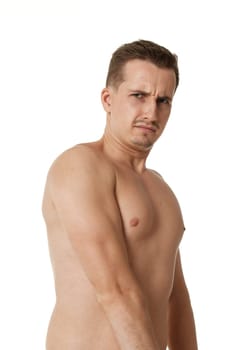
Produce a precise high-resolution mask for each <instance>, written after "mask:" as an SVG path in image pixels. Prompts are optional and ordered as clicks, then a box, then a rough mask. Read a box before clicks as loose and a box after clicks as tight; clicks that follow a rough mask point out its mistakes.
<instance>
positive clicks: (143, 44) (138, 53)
mask: <svg viewBox="0 0 233 350" xmlns="http://www.w3.org/2000/svg"><path fill="white" fill-rule="evenodd" d="M133 59H140V60H146V61H149V62H152V63H153V64H155V65H156V66H157V67H159V68H168V69H173V70H174V72H175V75H176V88H177V86H178V84H179V69H178V62H177V56H176V55H175V54H172V53H171V52H170V51H169V50H168V49H166V48H165V47H163V46H160V45H158V44H155V43H154V42H152V41H148V40H137V41H133V42H131V43H126V44H124V45H122V46H120V47H119V48H118V49H117V50H116V51H115V52H114V53H113V54H112V58H111V61H110V64H109V68H108V74H107V79H106V86H109V85H112V86H114V87H118V86H119V84H120V83H121V82H122V81H123V67H124V66H125V64H126V63H127V62H128V61H130V60H133Z"/></svg>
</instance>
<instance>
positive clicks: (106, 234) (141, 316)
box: [47, 149, 159, 350]
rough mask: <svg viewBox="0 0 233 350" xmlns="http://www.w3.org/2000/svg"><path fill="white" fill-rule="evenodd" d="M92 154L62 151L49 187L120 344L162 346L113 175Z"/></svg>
mask: <svg viewBox="0 0 233 350" xmlns="http://www.w3.org/2000/svg"><path fill="white" fill-rule="evenodd" d="M89 153H90V151H89V150H88V151H85V150H82V149H81V151H80V150H78V149H73V150H70V151H68V152H67V153H65V154H64V155H63V156H61V157H60V158H59V159H58V160H57V161H56V162H55V163H54V165H53V166H52V168H51V170H50V172H49V175H48V180H47V186H48V188H49V190H50V194H51V197H52V200H53V202H54V205H55V207H56V210H57V212H58V215H59V218H60V221H61V223H62V225H63V227H64V229H65V230H66V232H67V233H68V235H69V238H70V241H71V244H72V245H73V247H74V249H75V251H76V253H77V255H78V258H79V261H80V263H81V265H82V268H83V270H84V272H85V274H86V276H87V278H88V279H89V281H90V282H91V284H92V285H93V287H94V290H95V293H96V298H97V301H98V302H99V303H100V304H101V306H102V308H103V309H104V311H105V314H106V316H107V318H108V320H109V322H110V324H111V326H112V329H113V331H114V334H115V337H116V340H117V342H118V344H119V348H120V349H121V350H135V349H138V350H159V346H158V344H157V341H156V338H155V334H154V330H153V326H152V322H151V319H150V314H149V311H148V309H147V305H146V300H145V299H144V295H143V293H142V290H141V288H140V286H139V284H138V282H137V280H136V278H135V276H134V274H133V271H132V269H131V267H130V264H129V260H128V254H127V249H126V245H125V240H124V234H123V229H122V221H121V216H120V212H119V208H118V206H117V203H116V200H115V197H114V176H112V175H111V174H108V173H107V174H105V176H104V174H103V172H102V170H101V169H102V168H101V165H99V164H98V162H97V161H96V158H95V156H94V155H92V154H89ZM108 175H109V176H108Z"/></svg>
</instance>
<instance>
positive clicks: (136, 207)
mask: <svg viewBox="0 0 233 350" xmlns="http://www.w3.org/2000/svg"><path fill="white" fill-rule="evenodd" d="M116 193H117V201H118V205H119V209H120V213H121V217H122V224H123V229H124V234H125V240H126V244H127V248H128V253H129V257H130V260H131V264H132V266H133V267H134V270H135V272H136V273H137V274H138V277H139V278H140V279H141V280H142V281H143V283H145V285H148V283H149V282H148V280H149V276H151V274H154V276H157V277H156V278H157V282H159V283H157V285H160V286H161V285H162V284H163V283H164V284H163V285H164V288H167V290H168V289H169V288H170V287H171V283H172V276H173V272H174V264H175V257H176V252H177V248H178V246H179V243H180V240H181V238H182V235H183V231H184V224H183V219H182V214H181V210H180V207H179V204H178V201H177V199H176V197H175V195H174V194H173V192H172V191H171V189H170V188H169V186H168V185H167V184H166V183H165V182H164V181H163V180H162V178H160V177H159V176H158V175H155V174H153V173H148V174H146V175H145V176H139V175H137V174H134V173H133V172H132V173H127V174H126V173H124V172H121V173H119V176H118V178H117V191H116ZM164 276H166V280H164ZM154 283H156V281H155V280H154ZM152 289H153V288H152ZM161 290H162V289H161ZM153 291H154V290H153Z"/></svg>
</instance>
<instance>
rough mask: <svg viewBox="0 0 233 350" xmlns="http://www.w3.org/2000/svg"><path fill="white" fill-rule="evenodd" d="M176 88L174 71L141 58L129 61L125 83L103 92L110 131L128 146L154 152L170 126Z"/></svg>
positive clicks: (125, 71) (125, 73) (125, 72)
mask: <svg viewBox="0 0 233 350" xmlns="http://www.w3.org/2000/svg"><path fill="white" fill-rule="evenodd" d="M175 88H176V77H175V73H174V71H173V70H171V69H162V68H158V67H157V66H155V65H154V64H153V63H151V62H148V61H143V60H138V59H137V60H131V61H129V62H127V63H126V65H125V67H124V81H123V82H122V83H121V84H120V85H119V86H118V88H113V87H108V88H105V89H104V90H103V92H102V102H103V106H104V109H105V111H106V112H107V127H106V132H108V133H110V135H111V136H112V137H114V138H115V139H117V141H118V142H120V143H121V144H124V145H126V146H128V147H131V148H133V149H136V150H150V148H151V147H152V146H153V144H154V142H155V141H156V140H157V139H158V138H159V137H160V135H161V134H162V132H163V130H164V128H165V126H166V123H167V121H168V118H169V115H170V112H171V105H172V99H173V96H174V93H175Z"/></svg>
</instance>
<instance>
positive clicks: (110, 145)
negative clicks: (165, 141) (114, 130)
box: [100, 130, 150, 173]
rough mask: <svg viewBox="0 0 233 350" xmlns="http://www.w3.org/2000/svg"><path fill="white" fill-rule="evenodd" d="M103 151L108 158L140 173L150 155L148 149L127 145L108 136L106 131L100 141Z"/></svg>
mask: <svg viewBox="0 0 233 350" xmlns="http://www.w3.org/2000/svg"><path fill="white" fill-rule="evenodd" d="M100 142H101V143H102V145H103V150H104V152H105V154H107V155H108V157H109V158H110V159H112V160H114V161H115V162H118V163H121V164H124V165H125V166H128V167H130V168H132V169H133V170H135V171H136V172H138V173H142V172H143V171H144V170H145V169H146V159H147V157H148V155H149V153H150V149H149V150H148V149H146V150H145V149H140V148H139V147H138V148H137V147H136V146H134V145H132V146H131V145H127V144H124V143H123V142H121V141H120V140H118V139H117V138H115V137H114V136H113V135H111V134H109V133H108V131H107V130H105V133H104V135H103V137H102V139H101V140H100Z"/></svg>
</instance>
